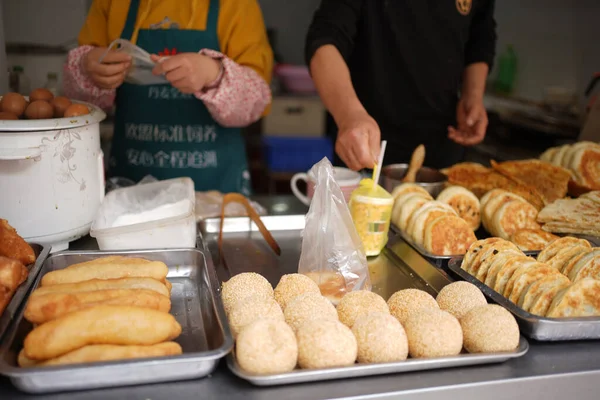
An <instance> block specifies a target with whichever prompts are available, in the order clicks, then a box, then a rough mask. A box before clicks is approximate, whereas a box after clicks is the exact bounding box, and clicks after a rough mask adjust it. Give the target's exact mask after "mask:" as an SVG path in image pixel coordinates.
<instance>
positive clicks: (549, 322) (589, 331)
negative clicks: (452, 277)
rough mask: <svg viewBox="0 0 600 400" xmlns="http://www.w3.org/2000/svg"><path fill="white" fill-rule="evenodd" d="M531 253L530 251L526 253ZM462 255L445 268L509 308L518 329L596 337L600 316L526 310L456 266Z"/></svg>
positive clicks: (542, 335) (545, 337)
mask: <svg viewBox="0 0 600 400" xmlns="http://www.w3.org/2000/svg"><path fill="white" fill-rule="evenodd" d="M526 254H528V255H533V254H534V253H533V252H530V253H526ZM461 263H462V257H460V258H453V259H452V260H450V262H449V263H448V269H449V270H450V271H452V272H453V273H454V274H456V275H458V276H459V277H460V278H462V279H464V280H465V281H467V282H471V283H472V284H474V285H475V286H477V287H478V288H479V289H481V291H482V292H483V293H484V294H485V295H486V296H487V297H488V298H489V299H491V300H492V301H494V302H495V303H497V304H499V305H501V306H502V307H504V308H506V309H507V310H508V311H510V312H511V313H512V314H513V315H514V316H515V318H516V320H517V323H518V324H519V328H520V329H521V333H523V334H524V335H525V336H527V337H529V338H531V339H535V340H539V341H561V340H588V339H600V318H598V317H584V318H545V317H540V316H538V315H534V314H530V313H528V312H527V311H525V310H523V309H522V308H520V307H518V306H517V305H516V304H514V303H513V302H511V301H510V300H508V299H507V298H506V297H504V296H502V295H501V294H500V293H498V292H496V291H495V290H493V289H491V288H490V287H489V286H487V285H485V284H484V283H483V282H481V281H479V280H478V279H477V278H475V277H474V276H473V275H471V274H469V273H468V272H467V271H465V270H463V269H461V268H460V264H461Z"/></svg>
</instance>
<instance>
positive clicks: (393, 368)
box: [227, 336, 529, 386]
mask: <svg viewBox="0 0 600 400" xmlns="http://www.w3.org/2000/svg"><path fill="white" fill-rule="evenodd" d="M528 349H529V344H528V343H527V340H526V339H525V338H524V337H522V336H521V339H520V341H519V347H518V348H517V349H516V350H515V351H512V352H506V353H492V354H468V353H464V354H460V355H458V356H454V357H441V358H424V359H414V358H409V359H407V360H406V361H400V362H394V363H384V364H355V365H353V366H349V367H342V368H327V369H318V370H311V369H304V370H303V369H298V370H295V371H292V372H289V373H285V374H277V375H251V374H248V373H246V372H244V370H242V369H241V368H240V366H239V365H238V363H237V361H236V360H235V357H234V356H233V353H231V354H229V355H228V356H227V366H228V367H229V369H230V370H231V372H233V373H234V374H235V375H237V376H238V377H240V378H242V379H244V380H246V381H248V382H250V383H252V384H253V385H256V386H276V385H290V384H297V383H306V382H315V381H328V380H333V379H348V378H360V377H364V376H375V375H386V374H400V373H406V372H415V371H430V370H435V369H442V368H455V367H467V366H473V365H480V364H493V363H501V362H504V361H507V360H510V359H511V358H517V357H521V356H523V355H525V353H526V352H527V350H528Z"/></svg>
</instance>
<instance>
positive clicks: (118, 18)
mask: <svg viewBox="0 0 600 400" xmlns="http://www.w3.org/2000/svg"><path fill="white" fill-rule="evenodd" d="M213 1H215V0H213ZM219 1H220V8H219V10H220V11H219V21H218V28H217V35H218V38H219V44H220V45H221V52H222V53H223V54H225V55H226V56H227V57H229V58H230V59H232V60H233V61H235V62H236V63H238V64H240V65H244V66H247V67H250V68H252V69H253V70H255V71H256V72H257V73H258V74H259V75H260V76H262V77H263V78H264V80H265V81H266V82H267V83H270V82H271V73H272V70H273V52H272V50H271V47H270V46H269V41H268V38H267V33H266V30H265V24H264V21H263V17H262V12H261V10H260V6H259V5H258V2H257V0H219ZM209 4H210V0H189V1H173V0H140V7H139V10H138V17H137V18H138V20H137V21H136V30H135V32H134V34H133V37H132V38H131V39H132V42H134V43H135V41H136V39H137V31H138V29H148V28H149V27H150V25H152V24H156V23H160V22H161V21H162V20H163V19H164V18H165V16H168V17H169V19H170V20H171V21H172V22H177V23H178V24H179V26H180V27H181V28H182V29H196V30H204V29H205V28H206V19H207V16H208V7H209ZM128 11H129V0H94V2H93V3H92V6H91V8H90V12H89V13H88V16H87V20H86V23H85V25H84V26H83V28H82V29H81V32H80V33H79V45H80V46H82V45H92V46H100V47H106V46H108V45H109V44H110V43H111V42H112V41H113V40H115V39H118V38H119V37H121V32H122V31H123V28H124V26H125V20H126V19H127V12H128ZM166 28H167V27H166ZM200 50H201V49H198V51H200ZM265 111H266V110H265Z"/></svg>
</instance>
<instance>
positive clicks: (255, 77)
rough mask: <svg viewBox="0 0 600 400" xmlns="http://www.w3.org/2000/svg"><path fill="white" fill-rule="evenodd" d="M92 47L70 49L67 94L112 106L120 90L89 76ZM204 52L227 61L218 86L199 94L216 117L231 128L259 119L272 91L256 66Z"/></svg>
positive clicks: (224, 61)
mask: <svg viewBox="0 0 600 400" xmlns="http://www.w3.org/2000/svg"><path fill="white" fill-rule="evenodd" d="M92 49H93V47H92V46H80V47H78V48H76V49H73V50H71V51H70V52H69V56H68V58H67V63H66V64H65V67H64V74H63V75H64V76H63V90H64V93H65V95H66V96H68V97H71V98H74V99H78V100H81V101H87V102H89V103H92V104H95V105H96V106H98V107H100V108H102V109H105V110H107V109H110V108H111V107H112V106H113V104H114V101H115V94H116V91H115V90H114V89H113V90H108V89H101V88H99V87H98V86H96V85H95V84H94V83H93V82H92V80H91V79H90V78H89V77H88V76H86V75H85V73H84V71H83V65H82V62H83V59H84V57H85V55H86V54H87V53H88V52H89V51H90V50H92ZM200 53H201V54H204V55H207V56H209V57H212V58H214V59H219V60H221V62H222V63H223V75H222V77H220V79H219V83H218V85H217V86H216V87H214V88H211V89H208V90H205V91H202V92H198V93H196V97H197V98H198V99H200V100H202V101H203V102H204V104H205V105H206V107H207V108H208V111H209V112H210V114H211V115H212V117H213V118H214V119H215V121H217V122H218V123H219V124H221V125H223V126H227V127H243V126H247V125H250V124H251V123H253V122H255V121H258V119H259V118H260V116H261V115H262V113H263V111H264V110H265V108H266V107H267V106H268V105H269V103H270V102H271V90H270V88H269V85H268V84H267V82H265V80H264V79H263V78H262V77H261V76H260V75H259V74H258V73H257V72H256V71H254V70H253V69H251V68H249V67H245V66H242V65H239V64H237V63H236V62H235V61H233V60H231V59H230V58H228V57H226V56H225V55H223V54H222V53H219V52H217V51H214V50H208V49H204V50H201V51H200Z"/></svg>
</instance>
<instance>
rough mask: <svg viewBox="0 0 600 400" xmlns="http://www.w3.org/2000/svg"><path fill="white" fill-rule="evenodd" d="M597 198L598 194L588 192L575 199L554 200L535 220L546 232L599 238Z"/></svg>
mask: <svg viewBox="0 0 600 400" xmlns="http://www.w3.org/2000/svg"><path fill="white" fill-rule="evenodd" d="M598 196H600V192H590V193H588V194H587V195H584V196H582V197H580V198H577V199H562V200H556V201H555V202H554V203H552V204H550V205H548V206H546V207H544V209H543V210H542V211H540V213H539V214H538V217H537V220H538V222H539V223H541V224H543V227H542V228H543V229H544V230H545V231H548V232H555V233H580V234H584V235H591V236H600V203H599V202H598Z"/></svg>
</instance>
